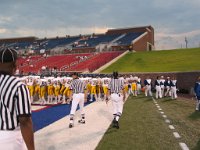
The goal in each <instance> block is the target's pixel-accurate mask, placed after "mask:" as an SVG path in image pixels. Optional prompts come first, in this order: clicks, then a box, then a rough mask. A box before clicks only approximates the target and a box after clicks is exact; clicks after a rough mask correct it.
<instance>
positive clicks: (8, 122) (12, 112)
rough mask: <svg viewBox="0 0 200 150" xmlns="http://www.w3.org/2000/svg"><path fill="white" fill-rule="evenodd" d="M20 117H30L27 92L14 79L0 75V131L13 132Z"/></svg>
mask: <svg viewBox="0 0 200 150" xmlns="http://www.w3.org/2000/svg"><path fill="white" fill-rule="evenodd" d="M20 116H22V117H23V116H24V117H26V116H27V117H29V116H31V105H30V95H29V91H28V89H27V87H26V85H25V84H24V83H22V82H20V81H19V80H18V79H16V78H15V77H13V76H10V75H6V74H0V130H14V129H15V128H16V127H17V126H19V117H20Z"/></svg>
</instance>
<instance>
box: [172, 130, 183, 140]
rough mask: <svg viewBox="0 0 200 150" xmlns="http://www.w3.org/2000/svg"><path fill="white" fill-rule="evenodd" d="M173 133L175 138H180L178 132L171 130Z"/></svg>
mask: <svg viewBox="0 0 200 150" xmlns="http://www.w3.org/2000/svg"><path fill="white" fill-rule="evenodd" d="M173 134H174V137H175V138H177V139H179V138H181V136H180V135H179V134H178V132H173Z"/></svg>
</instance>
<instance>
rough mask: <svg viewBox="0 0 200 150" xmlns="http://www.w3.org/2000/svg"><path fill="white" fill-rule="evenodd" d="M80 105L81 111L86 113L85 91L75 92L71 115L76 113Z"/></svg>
mask: <svg viewBox="0 0 200 150" xmlns="http://www.w3.org/2000/svg"><path fill="white" fill-rule="evenodd" d="M78 105H79V107H80V113H81V114H84V110H83V108H84V94H83V93H79V94H73V100H72V106H71V111H70V115H74V114H75V112H76V109H77V107H78Z"/></svg>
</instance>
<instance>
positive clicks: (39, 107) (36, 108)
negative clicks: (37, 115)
mask: <svg viewBox="0 0 200 150" xmlns="http://www.w3.org/2000/svg"><path fill="white" fill-rule="evenodd" d="M45 107H47V106H31V110H32V111H34V110H38V109H42V108H45Z"/></svg>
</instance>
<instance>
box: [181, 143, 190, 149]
mask: <svg viewBox="0 0 200 150" xmlns="http://www.w3.org/2000/svg"><path fill="white" fill-rule="evenodd" d="M179 145H180V147H181V149H182V150H189V148H188V146H187V145H186V144H185V143H179Z"/></svg>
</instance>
